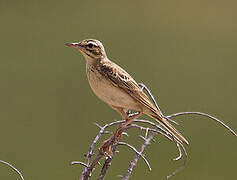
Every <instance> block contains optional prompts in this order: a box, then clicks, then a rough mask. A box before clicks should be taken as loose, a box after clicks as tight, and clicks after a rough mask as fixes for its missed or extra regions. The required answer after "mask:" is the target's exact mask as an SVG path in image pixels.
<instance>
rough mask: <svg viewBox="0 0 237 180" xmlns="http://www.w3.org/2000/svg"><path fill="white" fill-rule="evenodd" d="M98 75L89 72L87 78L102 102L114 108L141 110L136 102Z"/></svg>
mask: <svg viewBox="0 0 237 180" xmlns="http://www.w3.org/2000/svg"><path fill="white" fill-rule="evenodd" d="M97 73H98V72H88V73H87V77H88V80H89V84H90V86H91V89H92V90H93V92H94V93H95V94H96V95H97V96H98V97H99V98H100V99H101V100H103V101H104V102H106V103H107V104H109V105H112V106H116V107H122V108H125V109H133V110H140V108H139V104H138V103H137V101H136V100H134V99H133V98H132V97H131V96H130V95H129V94H127V93H126V92H125V91H123V90H122V89H120V88H118V87H116V86H114V85H113V84H111V82H110V81H108V80H107V79H106V78H105V77H103V76H101V75H100V74H97Z"/></svg>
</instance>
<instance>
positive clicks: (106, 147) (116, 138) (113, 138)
mask: <svg viewBox="0 0 237 180" xmlns="http://www.w3.org/2000/svg"><path fill="white" fill-rule="evenodd" d="M111 107H112V108H113V109H114V110H116V111H117V112H119V113H120V114H121V116H122V117H123V119H125V123H123V124H121V125H120V126H119V127H118V128H117V129H116V130H115V132H114V134H113V136H111V137H110V138H109V139H108V140H106V141H104V142H103V144H102V146H101V147H100V151H101V152H102V153H103V154H105V152H106V151H107V153H108V154H110V149H111V145H112V144H113V142H119V141H120V140H121V138H122V132H123V129H124V128H125V127H126V126H127V125H129V124H130V123H131V122H132V121H133V120H134V119H137V118H138V117H140V116H141V115H142V114H143V112H142V111H140V112H138V113H135V114H133V115H132V116H131V115H130V116H129V114H127V113H126V112H125V110H124V109H123V108H118V107H114V106H111Z"/></svg>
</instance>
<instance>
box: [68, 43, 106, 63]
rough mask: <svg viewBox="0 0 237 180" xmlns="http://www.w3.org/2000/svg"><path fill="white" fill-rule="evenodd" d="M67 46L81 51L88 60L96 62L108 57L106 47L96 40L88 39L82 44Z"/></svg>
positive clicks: (69, 44)
mask: <svg viewBox="0 0 237 180" xmlns="http://www.w3.org/2000/svg"><path fill="white" fill-rule="evenodd" d="M65 45H66V46H69V47H73V48H75V49H77V50H79V51H80V52H81V53H82V55H83V56H84V57H85V59H86V60H92V59H93V60H96V59H102V58H105V57H106V53H105V50H104V46H103V45H102V43H101V42H100V41H98V40H95V39H86V40H83V41H80V42H73V43H66V44H65Z"/></svg>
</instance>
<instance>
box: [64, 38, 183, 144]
mask: <svg viewBox="0 0 237 180" xmlns="http://www.w3.org/2000/svg"><path fill="white" fill-rule="evenodd" d="M66 45H68V46H70V47H74V48H76V49H78V50H79V51H80V52H81V53H82V55H83V56H84V57H85V59H86V69H87V77H88V81H89V84H90V86H91V88H92V90H93V92H94V93H95V94H96V95H97V96H98V97H99V98H100V99H101V100H103V101H104V102H106V103H107V104H109V105H110V106H111V107H112V108H113V109H115V110H116V111H118V112H119V113H120V114H121V115H122V117H123V118H124V119H126V120H129V117H128V116H127V114H126V113H125V111H126V110H135V111H138V112H140V115H141V114H142V113H144V114H146V115H148V116H150V117H152V118H154V119H155V120H156V121H157V122H159V123H160V124H161V125H162V126H163V127H165V128H166V129H167V130H168V131H169V132H170V133H171V134H172V135H173V136H174V137H175V138H176V139H177V140H179V141H180V142H183V143H185V144H188V141H187V140H186V139H185V138H184V137H183V136H182V135H181V134H180V133H179V132H178V131H177V130H176V129H175V128H174V127H173V126H172V125H171V124H170V123H169V122H168V121H167V120H166V119H165V118H163V117H162V116H161V113H160V111H159V110H158V109H157V108H156V106H155V105H154V104H153V103H152V101H151V100H150V98H149V97H148V96H147V95H146V94H145V93H144V92H143V91H142V90H141V88H140V87H139V85H138V84H137V82H136V81H135V80H134V79H133V78H132V77H131V76H130V75H129V74H128V73H127V72H126V71H125V70H123V69H122V68H121V67H120V66H118V65H117V64H115V63H113V62H112V61H110V60H109V59H108V58H107V56H106V53H105V50H104V47H103V45H102V43H101V42H99V41H98V40H94V39H88V40H83V41H80V42H77V43H68V44H66Z"/></svg>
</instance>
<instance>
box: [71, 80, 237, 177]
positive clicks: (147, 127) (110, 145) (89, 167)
mask: <svg viewBox="0 0 237 180" xmlns="http://www.w3.org/2000/svg"><path fill="white" fill-rule="evenodd" d="M139 85H140V87H141V88H142V89H143V90H145V92H146V93H147V94H148V95H149V96H150V97H151V99H152V101H153V102H154V104H155V105H156V107H157V109H158V110H159V111H160V108H159V106H158V105H157V103H156V100H155V98H154V96H153V95H152V93H151V91H150V90H149V89H148V88H147V87H146V86H145V85H144V84H142V83H140V84H139ZM160 112H161V111H160ZM130 115H131V116H133V115H134V114H130ZM161 115H162V116H163V117H164V118H166V119H167V120H169V121H170V122H172V123H175V124H176V125H178V123H177V122H175V121H174V120H172V119H171V118H174V117H178V116H182V115H201V116H204V117H208V118H210V119H212V120H214V121H216V122H218V123H219V124H221V125H222V126H224V127H225V128H226V129H227V130H229V131H230V132H231V133H232V134H233V135H235V136H237V134H236V133H235V132H234V131H233V130H232V129H231V128H230V127H229V126H227V125H226V124H225V123H223V122H222V121H221V120H219V119H217V118H215V117H213V116H211V115H209V114H206V113H202V112H179V113H175V114H171V115H168V116H164V115H163V114H162V113H161ZM124 122H125V120H119V121H115V122H111V123H109V124H106V125H104V126H103V127H102V126H100V125H99V124H97V123H95V125H96V126H97V127H99V128H100V131H99V133H98V134H97V135H96V137H95V139H94V140H93V142H92V144H91V146H90V148H89V151H88V153H87V154H86V155H85V161H84V162H78V161H73V162H72V163H71V164H72V165H73V164H80V165H82V166H83V167H84V168H83V170H82V173H81V176H80V180H87V179H89V178H90V177H91V175H92V173H93V170H94V169H95V166H96V165H97V164H100V160H101V159H102V158H103V157H104V156H105V161H104V164H103V166H102V168H101V172H100V174H99V177H98V179H99V180H103V179H104V177H105V175H106V172H107V170H108V169H109V167H110V165H111V162H112V160H113V157H114V155H115V154H116V152H118V151H117V147H118V146H121V145H123V146H126V147H129V148H130V149H132V150H133V151H134V152H135V153H136V156H135V157H134V159H133V160H132V161H131V162H130V165H129V167H128V169H127V172H126V173H125V174H124V175H123V176H121V177H122V179H123V180H128V179H129V177H130V175H131V173H132V172H133V170H134V168H135V167H136V164H137V162H138V159H139V158H140V157H141V158H143V160H144V161H145V163H146V164H147V166H148V168H149V170H151V167H150V164H149V162H148V160H147V159H146V158H145V156H144V155H143V152H144V150H145V148H146V147H147V145H149V144H150V143H151V141H152V140H153V138H154V135H155V134H160V135H162V136H164V137H165V138H166V139H168V140H169V141H171V142H174V144H175V145H176V147H177V149H178V152H179V155H178V156H177V157H176V158H174V159H173V160H174V161H178V160H181V159H182V157H184V164H183V165H182V166H181V167H179V168H177V169H176V170H175V171H174V172H172V173H171V174H170V175H169V176H167V178H170V177H172V176H173V175H175V174H176V173H177V172H179V171H181V170H182V169H183V168H184V167H185V165H186V162H187V158H188V154H187V151H186V149H185V147H184V146H183V144H182V143H181V142H179V141H178V140H177V139H175V138H174V137H173V136H172V135H171V134H170V133H169V132H168V131H167V130H166V129H164V128H163V127H162V126H160V125H159V124H156V123H153V122H151V121H148V120H142V119H136V120H134V121H133V123H132V124H130V125H128V126H126V127H124V128H121V125H122V124H123V123H124ZM140 124H143V125H140ZM115 125H118V129H117V130H119V131H118V134H119V135H120V136H121V135H122V134H125V131H127V130H129V129H131V128H134V129H140V130H141V131H144V132H145V137H143V136H140V137H142V138H143V139H144V143H143V144H142V146H141V148H140V151H138V150H136V148H135V147H133V146H132V145H130V144H128V143H125V142H120V139H119V140H118V139H116V138H115V136H111V137H110V138H109V140H107V141H106V143H105V144H103V147H104V149H107V150H109V154H108V153H107V152H106V151H105V152H103V151H102V150H101V149H100V150H99V151H98V153H97V154H96V155H95V158H94V159H93V160H91V158H92V156H93V155H94V150H95V147H96V144H97V142H98V140H99V139H100V138H101V136H102V135H103V134H106V133H111V132H110V131H107V130H106V129H108V128H110V127H112V126H115ZM149 134H150V135H149ZM148 135H149V136H148Z"/></svg>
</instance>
